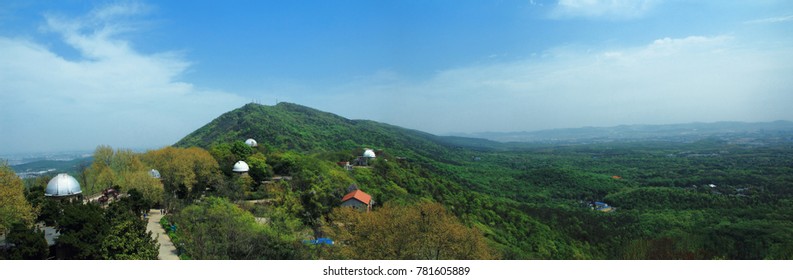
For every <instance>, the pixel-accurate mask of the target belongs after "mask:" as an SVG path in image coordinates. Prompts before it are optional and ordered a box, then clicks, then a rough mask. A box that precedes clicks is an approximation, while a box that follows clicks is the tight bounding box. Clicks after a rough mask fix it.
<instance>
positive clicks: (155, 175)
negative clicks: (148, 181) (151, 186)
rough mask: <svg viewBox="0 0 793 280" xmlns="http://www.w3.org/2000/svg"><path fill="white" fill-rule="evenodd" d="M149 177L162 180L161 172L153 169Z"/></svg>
mask: <svg viewBox="0 0 793 280" xmlns="http://www.w3.org/2000/svg"><path fill="white" fill-rule="evenodd" d="M149 176H151V177H152V178H154V179H160V171H157V169H152V170H150V171H149Z"/></svg>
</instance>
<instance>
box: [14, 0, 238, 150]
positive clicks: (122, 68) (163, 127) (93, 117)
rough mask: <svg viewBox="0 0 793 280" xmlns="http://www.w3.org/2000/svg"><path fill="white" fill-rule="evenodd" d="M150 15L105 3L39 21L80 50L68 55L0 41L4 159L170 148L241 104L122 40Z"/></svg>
mask: <svg viewBox="0 0 793 280" xmlns="http://www.w3.org/2000/svg"><path fill="white" fill-rule="evenodd" d="M146 10H147V9H146V8H145V7H143V6H140V5H138V4H121V5H111V6H105V7H103V8H100V9H96V10H94V11H92V12H91V13H90V14H89V15H87V16H85V17H81V18H67V17H60V16H54V15H46V16H45V18H46V25H45V26H44V27H43V30H46V31H48V32H55V33H56V34H57V35H59V36H60V37H61V38H62V39H63V41H64V43H66V44H67V45H68V46H70V47H72V48H74V49H75V50H77V51H78V52H79V54H80V57H79V58H76V59H66V58H64V57H63V56H59V55H58V54H57V53H56V52H54V51H53V50H52V49H50V48H49V47H47V46H45V45H43V44H40V43H37V42H35V41H32V40H30V39H24V38H8V37H0V61H3V63H0V100H2V101H0V131H2V134H3V137H0V147H2V149H1V150H2V152H3V153H10V152H23V151H47V150H62V149H65V148H80V149H92V148H93V147H94V146H96V145H98V144H109V145H113V146H117V147H133V148H137V147H152V146H161V145H168V144H172V143H173V142H175V141H177V140H178V139H179V138H180V137H182V136H184V135H186V134H187V133H189V132H190V131H192V130H194V129H196V128H198V126H200V125H201V124H203V123H205V122H207V121H209V120H211V119H212V118H214V117H216V116H217V115H219V114H220V113H222V112H224V111H227V110H230V109H233V108H235V107H238V106H240V105H242V104H244V102H245V98H242V97H239V96H237V95H234V94H229V93H224V92H219V91H211V90H202V89H198V88H196V87H195V86H194V85H192V84H190V83H186V82H182V81H180V80H179V77H180V75H182V74H183V73H184V72H185V71H186V70H187V69H188V67H189V65H190V63H189V62H188V61H186V60H184V59H183V58H182V56H180V55H179V54H178V53H176V52H164V53H155V54H144V53H140V52H138V51H136V50H135V49H134V48H133V47H132V46H131V44H130V42H128V41H125V40H122V39H119V37H120V36H119V35H120V34H124V33H126V32H132V31H133V30H134V29H135V28H134V21H132V20H131V19H132V18H133V17H134V16H136V15H139V14H140V13H142V12H145V11H146Z"/></svg>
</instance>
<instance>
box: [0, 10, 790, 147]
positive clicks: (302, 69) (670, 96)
mask: <svg viewBox="0 0 793 280" xmlns="http://www.w3.org/2000/svg"><path fill="white" fill-rule="evenodd" d="M790 77H793V2H790V1H771V0H761V1H675V0H634V1H628V0H559V1H539V0H534V1H531V0H523V1H159V2H148V1H72V0H66V1H19V2H16V1H11V2H8V1H6V2H3V3H0V154H10V153H17V152H33V151H58V150H80V149H87V150H90V149H93V148H94V147H95V146H96V145H99V144H107V145H112V146H114V147H128V148H155V147H161V146H164V145H169V144H172V143H174V142H176V141H177V140H178V139H180V138H181V137H183V136H184V135H186V134H188V133H189V132H191V131H193V130H195V129H197V128H198V127H200V126H201V125H203V124H205V123H206V122H208V121H211V120H212V119H213V118H215V117H217V116H218V115H220V114H222V113H223V112H226V111H229V110H232V109H234V108H237V107H240V106H242V105H244V104H245V103H247V102H250V101H251V100H254V99H255V100H257V101H258V102H260V103H263V104H274V103H275V102H276V100H278V101H288V102H294V103H299V104H303V105H306V106H311V107H314V108H317V109H320V110H324V111H329V112H333V113H336V114H339V115H341V116H344V117H348V118H354V119H371V120H376V121H381V122H387V123H391V124H395V125H400V126H404V127H408V128H413V129H419V130H424V131H427V132H431V133H436V134H445V133H450V132H479V131H523V130H539V129H548V128H562V127H581V126H612V125H620V124H665V123H684V122H713V121H772V120H778V119H787V120H793V110H790V109H789V107H790V104H793V79H791V78H790Z"/></svg>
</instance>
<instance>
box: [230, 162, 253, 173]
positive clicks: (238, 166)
mask: <svg viewBox="0 0 793 280" xmlns="http://www.w3.org/2000/svg"><path fill="white" fill-rule="evenodd" d="M249 169H250V168H249V167H248V164H247V163H245V162H244V161H238V162H237V163H235V164H234V168H233V169H231V171H234V172H248V170H249Z"/></svg>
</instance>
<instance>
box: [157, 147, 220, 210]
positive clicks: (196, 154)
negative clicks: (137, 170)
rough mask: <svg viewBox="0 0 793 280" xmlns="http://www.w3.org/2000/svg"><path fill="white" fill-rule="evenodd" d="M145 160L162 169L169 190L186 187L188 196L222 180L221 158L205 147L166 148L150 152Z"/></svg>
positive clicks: (163, 179)
mask: <svg viewBox="0 0 793 280" xmlns="http://www.w3.org/2000/svg"><path fill="white" fill-rule="evenodd" d="M142 160H143V162H145V163H146V164H148V165H149V166H152V167H154V168H155V169H157V170H159V171H160V174H162V182H163V185H164V188H165V192H166V193H174V192H177V191H179V189H180V188H181V187H182V186H184V187H185V188H186V190H187V194H188V195H189V194H190V193H193V191H195V193H202V192H203V191H204V189H206V188H214V187H217V186H218V185H220V184H221V183H222V179H221V177H220V169H219V167H218V163H217V161H216V160H215V159H214V158H213V157H212V155H210V154H209V152H207V151H206V150H203V149H201V148H196V147H192V148H187V149H184V148H173V147H165V148H162V149H159V150H154V151H149V152H147V153H146V154H144V155H143V156H142ZM182 198H184V197H182Z"/></svg>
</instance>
